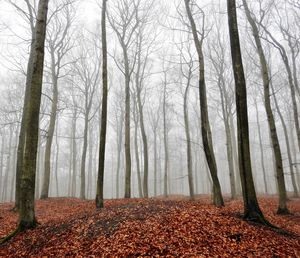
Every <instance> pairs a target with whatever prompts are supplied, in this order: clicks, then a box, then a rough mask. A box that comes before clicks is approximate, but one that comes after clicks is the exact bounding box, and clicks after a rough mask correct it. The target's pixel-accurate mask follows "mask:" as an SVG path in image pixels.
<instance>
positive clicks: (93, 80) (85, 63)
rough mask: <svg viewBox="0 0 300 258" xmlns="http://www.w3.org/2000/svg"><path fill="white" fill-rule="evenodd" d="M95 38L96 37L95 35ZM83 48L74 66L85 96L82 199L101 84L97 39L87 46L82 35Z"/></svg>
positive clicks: (84, 191) (82, 108)
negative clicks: (92, 127)
mask: <svg viewBox="0 0 300 258" xmlns="http://www.w3.org/2000/svg"><path fill="white" fill-rule="evenodd" d="M94 36H95V35H94ZM80 40H81V46H80V48H79V54H80V58H79V60H78V61H77V62H76V63H75V65H74V68H75V70H74V72H75V73H76V74H77V75H78V82H77V89H78V91H79V92H80V94H82V96H83V101H82V107H81V108H79V109H80V110H81V113H83V119H84V129H83V147H82V154H81V165H80V177H81V181H80V198H81V199H85V197H86V186H85V178H86V175H85V171H86V156H87V147H88V128H89V123H90V121H91V119H92V118H93V117H94V116H95V115H96V113H97V110H98V106H97V107H96V109H95V110H92V107H93V104H94V99H95V95H96V92H97V91H96V89H97V85H98V84H99V83H100V82H99V80H100V70H101V69H100V64H101V60H100V53H98V52H99V46H98V45H97V44H98V43H97V40H98V39H97V38H96V39H93V42H90V44H87V42H88V40H87V39H85V38H84V35H82V38H81V39H80ZM83 42H85V44H83Z"/></svg>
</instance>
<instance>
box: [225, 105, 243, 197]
mask: <svg viewBox="0 0 300 258" xmlns="http://www.w3.org/2000/svg"><path fill="white" fill-rule="evenodd" d="M228 116H229V118H228V119H229V125H230V135H231V141H232V154H233V161H234V170H235V186H236V194H237V195H241V194H242V185H241V176H240V170H239V158H238V150H237V142H236V138H237V137H236V135H235V127H234V123H233V115H232V113H231V111H230V112H229V114H228Z"/></svg>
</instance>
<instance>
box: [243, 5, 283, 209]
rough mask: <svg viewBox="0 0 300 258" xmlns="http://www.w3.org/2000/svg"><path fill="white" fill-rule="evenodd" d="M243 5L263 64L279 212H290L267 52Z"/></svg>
mask: <svg viewBox="0 0 300 258" xmlns="http://www.w3.org/2000/svg"><path fill="white" fill-rule="evenodd" d="M243 5H244V7H245V11H246V16H247V19H248V21H249V23H250V25H251V28H252V33H253V37H254V39H255V44H256V51H257V53H258V55H259V60H260V65H261V75H262V79H263V85H264V100H265V101H264V103H265V109H266V113H267V118H268V124H269V130H270V135H271V140H272V146H273V150H274V156H275V161H276V178H277V185H278V191H279V206H278V210H277V213H278V214H284V213H288V209H287V206H286V200H287V196H286V189H285V182H284V174H283V165H282V156H281V150H280V145H279V140H278V136H277V129H276V124H275V120H274V115H273V112H272V108H271V101H270V87H269V84H270V78H269V71H268V66H267V61H266V58H265V54H264V51H263V48H262V44H261V40H260V37H259V31H258V28H257V25H256V23H255V20H254V19H253V18H252V16H251V13H250V10H249V8H248V5H247V2H246V1H245V0H243Z"/></svg>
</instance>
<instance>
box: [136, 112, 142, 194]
mask: <svg viewBox="0 0 300 258" xmlns="http://www.w3.org/2000/svg"><path fill="white" fill-rule="evenodd" d="M134 109H136V108H134ZM134 113H135V116H137V114H136V110H134ZM134 120H135V121H134V149H135V160H136V173H137V180H138V192H139V197H140V198H142V197H143V189H142V179H141V169H140V158H139V148H138V121H137V120H138V118H137V117H135V118H134Z"/></svg>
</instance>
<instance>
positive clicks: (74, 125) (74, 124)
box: [71, 107, 77, 197]
mask: <svg viewBox="0 0 300 258" xmlns="http://www.w3.org/2000/svg"><path fill="white" fill-rule="evenodd" d="M76 129H77V109H76V107H75V110H74V116H73V121H72V137H71V139H72V170H73V174H72V191H71V192H72V197H76V185H77V164H76V161H77V143H76Z"/></svg>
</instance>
